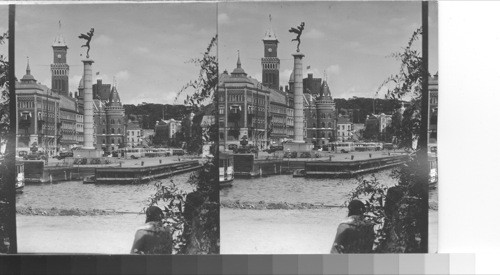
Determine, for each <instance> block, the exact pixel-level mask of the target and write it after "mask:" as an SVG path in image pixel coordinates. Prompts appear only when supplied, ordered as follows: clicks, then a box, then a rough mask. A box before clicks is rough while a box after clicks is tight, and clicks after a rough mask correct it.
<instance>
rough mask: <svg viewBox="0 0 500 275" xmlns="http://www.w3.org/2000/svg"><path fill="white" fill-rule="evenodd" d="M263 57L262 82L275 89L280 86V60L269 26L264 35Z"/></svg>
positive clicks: (276, 41) (275, 40)
mask: <svg viewBox="0 0 500 275" xmlns="http://www.w3.org/2000/svg"><path fill="white" fill-rule="evenodd" d="M262 41H263V42H264V57H263V58H262V60H261V63H262V84H263V85H264V86H266V87H268V88H271V89H274V90H276V91H278V90H279V88H280V79H279V76H280V60H279V58H278V43H279V41H278V39H277V38H276V35H275V34H274V32H273V30H272V28H271V27H270V28H269V29H268V30H267V31H266V34H265V35H264V39H262Z"/></svg>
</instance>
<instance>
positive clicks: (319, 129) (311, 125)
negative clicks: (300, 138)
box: [304, 74, 337, 147]
mask: <svg viewBox="0 0 500 275" xmlns="http://www.w3.org/2000/svg"><path fill="white" fill-rule="evenodd" d="M311 79H314V78H313V77H312V74H309V75H308V77H307V78H305V79H304V82H307V81H308V80H311ZM319 80H320V81H321V79H319ZM315 82H316V81H315ZM312 83H314V82H312ZM315 86H317V85H315ZM304 87H305V88H304V89H305V91H304V99H305V100H304V118H305V120H306V123H305V127H304V128H305V131H306V133H305V135H304V137H305V140H306V142H309V143H312V144H314V146H316V147H323V146H327V145H328V144H329V143H330V142H333V141H335V139H336V129H337V112H336V110H335V103H334V102H333V98H332V95H331V92H330V88H329V87H328V84H327V83H326V81H323V83H322V84H321V86H320V88H319V91H317V89H313V90H311V87H314V86H313V85H309V87H306V86H305V85H304Z"/></svg>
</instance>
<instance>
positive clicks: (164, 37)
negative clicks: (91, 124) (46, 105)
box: [0, 3, 217, 104]
mask: <svg viewBox="0 0 500 275" xmlns="http://www.w3.org/2000/svg"><path fill="white" fill-rule="evenodd" d="M2 14H5V15H7V7H6V6H3V7H0V18H7V16H5V17H3V16H1V15H2ZM59 20H60V21H61V29H60V31H59ZM5 21H6V20H5ZM7 26H8V25H7V22H5V24H4V23H3V22H0V31H1V30H2V27H3V29H6V28H7ZM90 28H94V29H95V32H94V37H93V39H92V42H91V50H90V57H91V59H93V60H94V62H95V63H94V64H93V73H94V76H93V78H94V79H93V80H94V83H95V82H96V77H99V78H101V79H102V80H103V83H108V84H112V83H113V77H116V82H117V88H118V92H119V94H120V97H121V100H122V102H123V103H126V104H138V103H141V102H150V103H164V104H166V103H168V104H172V103H174V98H175V96H176V94H177V92H178V91H179V90H180V88H181V87H182V86H183V85H184V84H186V83H187V82H188V81H190V80H194V79H196V77H197V75H198V71H199V69H198V68H197V67H196V65H195V64H193V63H189V62H188V61H189V60H191V59H192V58H197V57H201V56H202V53H203V52H204V50H205V49H206V47H207V46H208V43H209V42H210V39H211V38H212V37H213V36H215V34H216V29H217V15H216V5H215V4H213V3H211V4H209V3H190V4H186V3H184V4H178V3H177V4H176V3H163V4H151V3H150V4H144V3H143V4H69V5H68V4H67V5H18V6H17V7H16V59H17V60H16V77H17V78H18V79H20V78H22V77H23V75H24V74H25V70H26V62H27V57H28V56H29V60H30V67H31V74H32V75H33V76H34V77H35V78H36V79H37V81H39V82H41V83H42V84H44V85H47V86H48V87H50V86H51V72H50V64H51V63H52V61H53V51H52V43H53V41H54V39H55V37H56V36H57V35H58V33H59V32H61V33H62V35H63V37H64V38H65V40H66V44H67V45H68V47H69V49H68V55H67V62H68V64H69V65H70V75H69V90H70V92H74V91H76V90H77V88H78V83H79V81H80V79H81V77H82V74H83V63H82V62H81V60H82V56H85V54H83V55H82V56H80V54H81V53H83V52H84V51H85V50H86V48H81V47H80V46H81V45H83V44H84V40H82V39H78V35H80V33H86V32H88V31H89V30H90ZM0 47H2V48H4V49H1V50H2V51H5V52H6V51H7V47H6V45H4V46H0ZM96 72H99V76H96ZM184 98H185V97H180V99H179V100H178V101H177V102H176V103H177V104H182V99H184Z"/></svg>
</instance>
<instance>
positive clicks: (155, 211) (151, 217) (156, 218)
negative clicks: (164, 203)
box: [146, 206, 164, 222]
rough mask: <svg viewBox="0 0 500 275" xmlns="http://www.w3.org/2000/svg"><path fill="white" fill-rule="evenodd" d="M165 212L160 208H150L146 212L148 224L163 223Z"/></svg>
mask: <svg viewBox="0 0 500 275" xmlns="http://www.w3.org/2000/svg"><path fill="white" fill-rule="evenodd" d="M163 217H164V215H163V211H161V209H160V208H159V207H158V206H150V207H149V208H148V209H147V210H146V222H161V219H163Z"/></svg>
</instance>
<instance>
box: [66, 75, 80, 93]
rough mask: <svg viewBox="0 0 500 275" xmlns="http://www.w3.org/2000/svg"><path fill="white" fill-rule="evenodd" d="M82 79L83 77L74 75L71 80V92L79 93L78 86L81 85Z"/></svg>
mask: <svg viewBox="0 0 500 275" xmlns="http://www.w3.org/2000/svg"><path fill="white" fill-rule="evenodd" d="M80 79H82V75H81V74H79V75H73V76H72V77H70V78H69V83H68V84H69V90H70V91H78V85H80Z"/></svg>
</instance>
